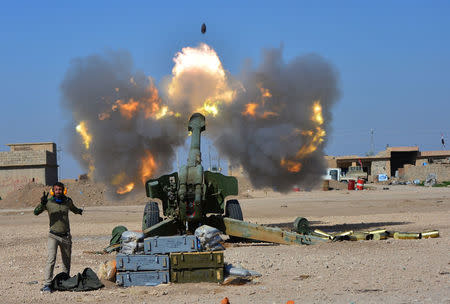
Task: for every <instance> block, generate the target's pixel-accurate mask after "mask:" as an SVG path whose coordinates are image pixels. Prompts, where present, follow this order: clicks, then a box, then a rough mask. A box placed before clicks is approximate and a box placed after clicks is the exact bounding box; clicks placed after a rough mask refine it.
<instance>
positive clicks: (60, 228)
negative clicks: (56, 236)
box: [34, 196, 83, 233]
mask: <svg viewBox="0 0 450 304" xmlns="http://www.w3.org/2000/svg"><path fill="white" fill-rule="evenodd" d="M44 210H47V212H48V217H49V219H50V231H51V232H55V233H69V232H70V225H69V210H70V211H72V212H73V213H75V214H81V213H82V212H83V210H82V209H79V208H77V207H75V205H74V204H73V202H72V199H71V198H70V197H67V196H64V197H63V199H62V202H61V203H57V202H56V201H55V198H54V197H53V196H52V197H50V198H49V199H48V202H47V203H46V204H42V203H40V204H39V205H38V206H37V207H36V208H35V209H34V214H35V215H39V214H41V213H42V212H43V211H44Z"/></svg>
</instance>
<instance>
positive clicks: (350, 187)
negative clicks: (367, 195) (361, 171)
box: [348, 179, 355, 190]
mask: <svg viewBox="0 0 450 304" xmlns="http://www.w3.org/2000/svg"><path fill="white" fill-rule="evenodd" d="M348 190H355V181H354V180H353V179H349V180H348Z"/></svg>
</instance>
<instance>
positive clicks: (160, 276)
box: [116, 270, 170, 287]
mask: <svg viewBox="0 0 450 304" xmlns="http://www.w3.org/2000/svg"><path fill="white" fill-rule="evenodd" d="M169 281H170V274H169V271H168V270H163V271H132V272H130V271H126V272H118V273H117V274H116V283H117V285H120V286H124V287H129V286H156V285H159V284H166V283H169Z"/></svg>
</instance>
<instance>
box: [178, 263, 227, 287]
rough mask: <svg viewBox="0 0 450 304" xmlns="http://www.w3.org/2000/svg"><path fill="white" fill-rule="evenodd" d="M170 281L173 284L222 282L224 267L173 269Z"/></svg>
mask: <svg viewBox="0 0 450 304" xmlns="http://www.w3.org/2000/svg"><path fill="white" fill-rule="evenodd" d="M170 281H171V282H172V283H199V282H214V283H218V282H222V281H223V267H221V268H197V269H171V270H170Z"/></svg>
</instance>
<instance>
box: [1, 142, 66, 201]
mask: <svg viewBox="0 0 450 304" xmlns="http://www.w3.org/2000/svg"><path fill="white" fill-rule="evenodd" d="M8 146H9V147H10V148H11V151H8V152H0V197H4V196H6V195H7V194H8V193H10V192H12V191H16V190H17V189H19V188H20V187H21V186H23V185H26V184H28V183H30V182H33V181H34V182H36V183H40V184H44V185H53V184H54V183H55V182H56V181H57V180H58V164H57V158H56V145H55V144H54V143H37V144H35V143H32V144H10V145H8ZM52 151H53V152H52Z"/></svg>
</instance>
